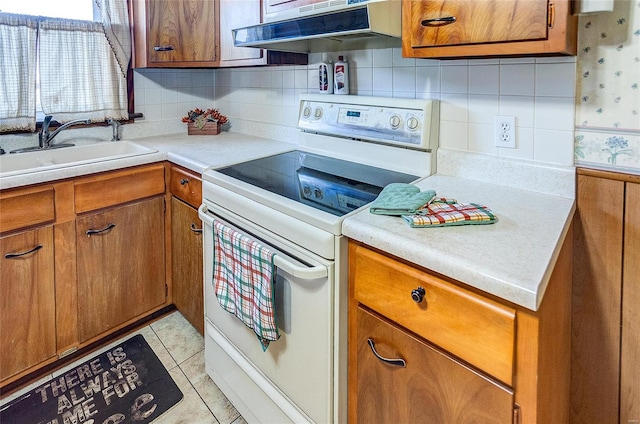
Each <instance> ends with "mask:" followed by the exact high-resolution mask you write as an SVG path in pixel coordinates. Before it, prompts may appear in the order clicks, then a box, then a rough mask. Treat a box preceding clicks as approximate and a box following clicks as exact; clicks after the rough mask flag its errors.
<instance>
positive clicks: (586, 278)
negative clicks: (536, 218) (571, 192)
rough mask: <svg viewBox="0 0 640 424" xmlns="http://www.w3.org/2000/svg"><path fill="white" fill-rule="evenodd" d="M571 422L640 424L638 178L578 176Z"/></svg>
mask: <svg viewBox="0 0 640 424" xmlns="http://www.w3.org/2000/svg"><path fill="white" fill-rule="evenodd" d="M574 244H575V250H574V256H573V304H572V358H571V366H572V378H571V412H572V416H571V418H572V420H571V422H572V423H575V424H582V423H589V424H590V423H615V422H619V423H624V424H627V423H635V422H640V388H639V387H638V381H640V365H638V364H640V313H638V303H639V302H640V277H639V276H640V176H637V175H625V174H619V173H613V172H604V171H597V170H590V169H578V187H577V214H576V218H575V233H574Z"/></svg>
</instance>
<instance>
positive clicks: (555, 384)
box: [348, 228, 572, 424]
mask: <svg viewBox="0 0 640 424" xmlns="http://www.w3.org/2000/svg"><path fill="white" fill-rule="evenodd" d="M571 253H572V228H569V231H568V236H567V238H566V239H565V244H564V245H563V247H562V249H561V251H560V253H559V256H558V259H557V261H556V264H555V268H554V270H553V272H552V274H551V277H550V280H549V283H548V285H547V289H546V291H545V295H544V299H543V301H542V303H541V304H540V306H539V308H538V310H537V311H531V310H528V309H526V308H522V307H520V306H517V305H513V304H511V303H509V302H506V301H503V300H501V299H498V298H495V297H493V296H491V295H489V294H486V293H483V292H479V291H477V290H473V289H472V288H471V287H469V286H467V285H465V284H463V283H461V282H457V281H454V280H450V279H446V278H444V277H442V276H439V275H437V274H435V273H432V272H431V271H429V270H427V269H424V268H421V267H418V266H416V265H414V264H411V263H408V262H406V261H403V260H402V259H400V258H397V257H393V256H390V255H388V254H386V253H384V252H380V251H378V250H375V249H373V248H370V247H369V246H366V245H364V244H362V243H359V242H355V241H350V242H349V314H348V315H349V331H348V338H349V343H348V352H349V353H348V356H349V371H348V380H349V383H348V392H349V394H348V398H349V407H348V410H349V422H351V423H381V424H382V423H403V424H410V423H438V424H440V423H455V424H458V423H505V424H507V423H515V424H549V423H554V424H555V423H568V422H569V403H570V402H569V399H570V341H571V316H570V312H571ZM420 289H422V290H420ZM372 342H373V343H372ZM372 345H373V346H372ZM374 349H375V351H376V352H377V354H376V352H374ZM377 355H379V356H380V357H378V356H377ZM389 359H390V360H392V361H391V363H389V361H388V360H389ZM397 359H402V360H403V361H404V362H405V364H404V366H403V364H400V365H398V364H397V361H393V360H397ZM492 359H495V360H494V361H492Z"/></svg>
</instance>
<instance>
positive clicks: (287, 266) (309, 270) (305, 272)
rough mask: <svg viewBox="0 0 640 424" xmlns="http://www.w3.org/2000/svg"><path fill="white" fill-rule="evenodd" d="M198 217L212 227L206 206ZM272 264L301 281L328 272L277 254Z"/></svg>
mask: <svg viewBox="0 0 640 424" xmlns="http://www.w3.org/2000/svg"><path fill="white" fill-rule="evenodd" d="M198 215H199V216H200V219H202V221H204V223H205V224H207V225H209V226H211V227H213V217H211V215H209V214H208V209H207V206H206V205H204V204H202V205H200V208H199V209H198ZM273 264H274V265H275V266H276V267H277V268H280V269H281V270H283V271H284V272H286V273H288V274H290V275H292V276H294V277H296V278H300V279H302V280H316V279H318V278H326V277H327V276H328V275H329V270H328V269H327V267H326V266H311V267H306V266H300V265H297V264H295V263H293V262H291V261H289V260H287V258H286V257H284V256H282V255H279V254H277V253H276V254H275V255H274V256H273Z"/></svg>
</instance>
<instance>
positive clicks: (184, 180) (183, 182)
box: [180, 178, 189, 185]
mask: <svg viewBox="0 0 640 424" xmlns="http://www.w3.org/2000/svg"><path fill="white" fill-rule="evenodd" d="M185 184H189V180H188V179H186V178H183V179H181V180H180V185H185Z"/></svg>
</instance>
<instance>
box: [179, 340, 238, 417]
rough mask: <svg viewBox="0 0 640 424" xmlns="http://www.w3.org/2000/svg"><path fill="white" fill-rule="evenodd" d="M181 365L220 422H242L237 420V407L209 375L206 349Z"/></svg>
mask: <svg viewBox="0 0 640 424" xmlns="http://www.w3.org/2000/svg"><path fill="white" fill-rule="evenodd" d="M179 366H180V369H181V370H182V372H184V374H185V375H186V376H187V378H188V379H189V381H190V382H191V384H192V385H193V387H195V389H196V391H197V392H198V394H199V395H200V397H201V398H202V399H203V400H204V402H205V403H206V404H207V406H208V407H209V409H210V410H211V412H212V413H213V415H214V416H215V417H216V418H217V420H218V421H219V422H220V424H231V423H234V424H240V423H241V422H239V421H237V419H238V417H240V414H239V413H238V411H237V410H236V408H235V407H234V406H233V405H232V404H231V402H229V400H228V399H227V398H226V397H225V395H224V394H223V393H222V392H221V391H220V389H219V388H218V386H216V384H215V383H214V382H213V380H211V378H210V377H209V376H208V375H207V372H206V371H205V366H204V351H202V352H198V353H196V354H195V355H193V356H192V357H191V358H189V359H187V360H186V361H184V362H182V363H180V365H179Z"/></svg>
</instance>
